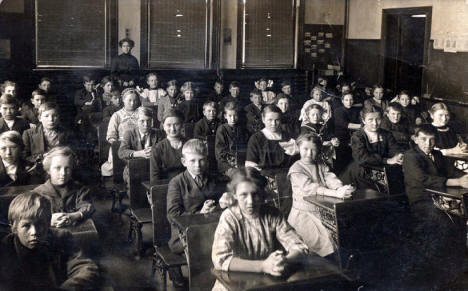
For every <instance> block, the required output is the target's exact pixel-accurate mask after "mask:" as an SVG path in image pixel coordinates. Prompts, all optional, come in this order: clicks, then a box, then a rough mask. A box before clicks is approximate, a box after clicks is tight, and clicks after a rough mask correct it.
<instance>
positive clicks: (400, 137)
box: [380, 116, 411, 150]
mask: <svg viewBox="0 0 468 291" xmlns="http://www.w3.org/2000/svg"><path fill="white" fill-rule="evenodd" d="M380 127H381V128H382V129H385V130H387V131H390V132H391V133H392V134H393V137H394V138H395V140H396V142H397V143H398V144H399V145H400V147H402V148H403V149H405V150H406V149H408V148H409V142H410V135H411V134H410V125H409V122H408V120H407V119H406V118H402V119H400V122H398V123H392V122H391V121H390V119H388V117H387V116H384V118H383V119H382V123H381V124H380Z"/></svg>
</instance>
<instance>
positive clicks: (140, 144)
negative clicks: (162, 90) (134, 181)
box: [119, 106, 165, 182]
mask: <svg viewBox="0 0 468 291" xmlns="http://www.w3.org/2000/svg"><path fill="white" fill-rule="evenodd" d="M137 111H138V120H137V125H138V126H137V127H133V128H130V129H129V130H127V131H125V132H124V135H123V140H122V143H121V144H120V148H119V158H121V159H125V160H128V159H132V158H144V159H149V158H150V157H151V147H152V146H153V145H155V144H156V143H158V142H160V141H162V140H163V139H164V137H165V134H164V133H162V132H161V131H159V130H154V129H152V128H151V126H152V125H153V110H152V109H151V108H148V107H143V106H140V107H138V109H137ZM128 174H129V173H128V167H127V166H126V167H125V169H124V172H123V177H124V181H125V182H128V177H129V176H128Z"/></svg>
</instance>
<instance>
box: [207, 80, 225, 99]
mask: <svg viewBox="0 0 468 291" xmlns="http://www.w3.org/2000/svg"><path fill="white" fill-rule="evenodd" d="M213 89H214V90H213V91H212V92H210V94H209V96H208V98H207V101H213V102H215V103H218V102H220V101H221V100H223V98H224V96H223V90H224V84H223V81H221V80H216V81H215V84H214V86H213Z"/></svg>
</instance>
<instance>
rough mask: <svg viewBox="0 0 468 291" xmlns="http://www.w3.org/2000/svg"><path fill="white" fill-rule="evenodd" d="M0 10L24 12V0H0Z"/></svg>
mask: <svg viewBox="0 0 468 291" xmlns="http://www.w3.org/2000/svg"><path fill="white" fill-rule="evenodd" d="M0 12H6V13H24V0H3V1H2V0H0Z"/></svg>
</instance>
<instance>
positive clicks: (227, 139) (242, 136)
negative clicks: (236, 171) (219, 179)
mask: <svg viewBox="0 0 468 291" xmlns="http://www.w3.org/2000/svg"><path fill="white" fill-rule="evenodd" d="M248 141H249V136H248V134H247V131H246V130H245V129H243V128H242V127H240V126H238V125H236V126H235V127H231V126H229V125H228V124H227V123H224V124H222V125H221V126H220V127H218V130H217V131H216V140H215V155H216V160H217V162H218V169H219V170H220V171H221V172H222V173H224V172H226V171H227V170H228V169H229V168H234V166H235V164H236V163H237V165H238V167H241V166H243V165H244V163H245V156H246V154H247V143H248ZM242 156H243V157H244V158H243V159H242Z"/></svg>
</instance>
